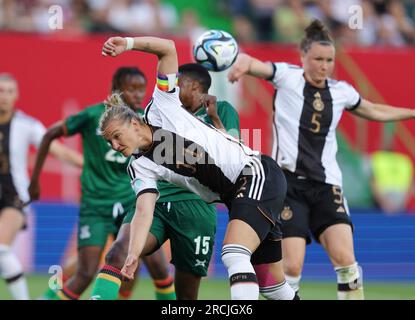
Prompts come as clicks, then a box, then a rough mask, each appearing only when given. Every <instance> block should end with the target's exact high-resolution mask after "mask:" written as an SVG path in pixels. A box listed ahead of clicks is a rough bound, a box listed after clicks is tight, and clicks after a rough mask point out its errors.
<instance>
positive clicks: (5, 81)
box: [0, 73, 83, 300]
mask: <svg viewBox="0 0 415 320" xmlns="http://www.w3.org/2000/svg"><path fill="white" fill-rule="evenodd" d="M17 99H18V85H17V81H16V79H15V78H13V76H11V75H9V74H4V73H3V74H0V170H1V172H0V179H1V180H0V195H1V200H0V276H1V277H2V278H3V279H4V280H5V281H6V283H7V286H8V288H9V290H10V293H11V295H12V297H13V298H14V299H19V300H26V299H29V293H28V289H27V285H26V280H25V278H24V275H23V268H22V265H21V264H20V262H19V260H18V259H17V257H16V255H15V254H14V253H13V252H12V250H11V248H10V246H11V245H12V243H13V240H14V239H15V237H16V235H17V233H18V232H19V230H21V229H22V228H25V227H26V213H27V209H28V208H27V207H26V208H24V205H23V203H28V201H29V194H28V192H27V187H28V186H29V177H28V170H27V158H28V152H29V147H30V145H33V146H35V147H36V148H38V147H39V145H40V142H41V140H42V137H43V135H44V133H45V131H46V129H45V127H44V126H43V125H42V123H40V122H39V121H38V120H36V119H34V118H32V117H30V116H28V115H26V114H25V113H23V112H22V111H20V110H15V103H16V100H17ZM50 152H51V153H52V154H53V155H54V156H56V157H57V158H58V159H60V160H63V161H65V162H68V163H71V164H73V165H75V166H78V167H80V168H81V167H82V164H83V159H82V155H81V154H79V153H77V152H75V151H72V150H70V149H68V148H66V147H65V146H63V145H62V144H60V143H58V142H54V143H53V144H52V145H51V147H50Z"/></svg>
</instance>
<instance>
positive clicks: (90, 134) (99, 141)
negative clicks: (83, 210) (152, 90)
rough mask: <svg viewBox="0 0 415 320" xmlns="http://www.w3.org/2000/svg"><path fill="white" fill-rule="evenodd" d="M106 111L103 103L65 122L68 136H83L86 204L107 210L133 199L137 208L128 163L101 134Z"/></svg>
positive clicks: (83, 179)
mask: <svg viewBox="0 0 415 320" xmlns="http://www.w3.org/2000/svg"><path fill="white" fill-rule="evenodd" d="M104 111H105V105H104V104H103V103H100V104H97V105H93V106H90V107H88V108H86V109H84V110H82V111H81V112H79V113H77V114H75V115H72V116H70V117H68V118H67V119H66V121H65V127H66V135H68V136H72V135H74V134H76V133H80V134H81V136H82V147H83V154H84V166H83V168H82V175H81V187H82V202H85V201H87V202H88V203H89V202H91V204H93V205H96V206H100V205H104V206H105V205H110V204H112V203H114V202H116V201H126V200H128V199H131V201H132V204H134V203H135V200H134V199H135V195H134V192H133V190H132V189H131V185H130V178H129V176H128V174H127V166H128V159H127V158H126V157H124V156H123V155H122V154H121V153H119V152H117V151H114V150H113V149H111V146H110V145H109V144H108V142H107V141H105V139H104V138H103V137H102V136H101V132H100V131H99V127H98V126H99V119H100V117H101V115H102V114H103V113H104ZM139 112H140V113H142V112H143V111H142V110H140V111H139Z"/></svg>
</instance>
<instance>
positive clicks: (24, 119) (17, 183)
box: [9, 110, 46, 202]
mask: <svg viewBox="0 0 415 320" xmlns="http://www.w3.org/2000/svg"><path fill="white" fill-rule="evenodd" d="M45 131H46V129H45V127H44V126H43V124H42V123H41V122H40V121H38V120H37V119H35V118H32V117H30V116H28V115H26V114H25V113H24V112H22V111H19V110H17V111H15V113H14V115H13V117H12V120H11V123H10V137H9V144H10V145H9V153H10V154H9V157H10V160H9V161H10V173H11V176H12V179H13V184H14V187H15V189H16V192H17V193H18V195H19V198H20V199H21V200H22V201H23V202H26V201H29V192H28V191H27V188H28V187H29V174H28V168H27V159H28V152H29V147H30V145H33V146H35V147H36V148H38V147H39V145H40V142H41V141H42V138H43V135H44V134H45Z"/></svg>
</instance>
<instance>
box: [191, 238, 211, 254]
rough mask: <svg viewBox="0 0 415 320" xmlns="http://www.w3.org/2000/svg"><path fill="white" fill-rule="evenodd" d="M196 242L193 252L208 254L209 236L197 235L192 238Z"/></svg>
mask: <svg viewBox="0 0 415 320" xmlns="http://www.w3.org/2000/svg"><path fill="white" fill-rule="evenodd" d="M193 241H194V242H195V243H196V249H195V254H200V253H202V254H204V255H206V254H208V252H209V242H210V237H209V236H205V237H202V236H198V237H196V238H195V239H194V240H193ZM200 251H202V252H200Z"/></svg>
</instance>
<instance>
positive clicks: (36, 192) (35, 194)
mask: <svg viewBox="0 0 415 320" xmlns="http://www.w3.org/2000/svg"><path fill="white" fill-rule="evenodd" d="M63 135H64V124H63V122H62V121H60V122H58V123H56V124H54V125H53V126H52V127H50V128H48V130H47V131H46V133H45V135H44V136H43V138H42V142H41V143H40V146H39V149H38V151H37V155H36V162H35V166H34V169H33V173H32V178H31V180H30V185H29V195H30V200H31V201H32V200H38V199H39V196H40V186H39V176H40V172H41V171H42V167H43V164H44V163H45V159H46V156H47V154H48V152H49V148H50V145H51V143H52V141H53V140H54V139H56V138H59V137H61V136H63Z"/></svg>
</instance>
